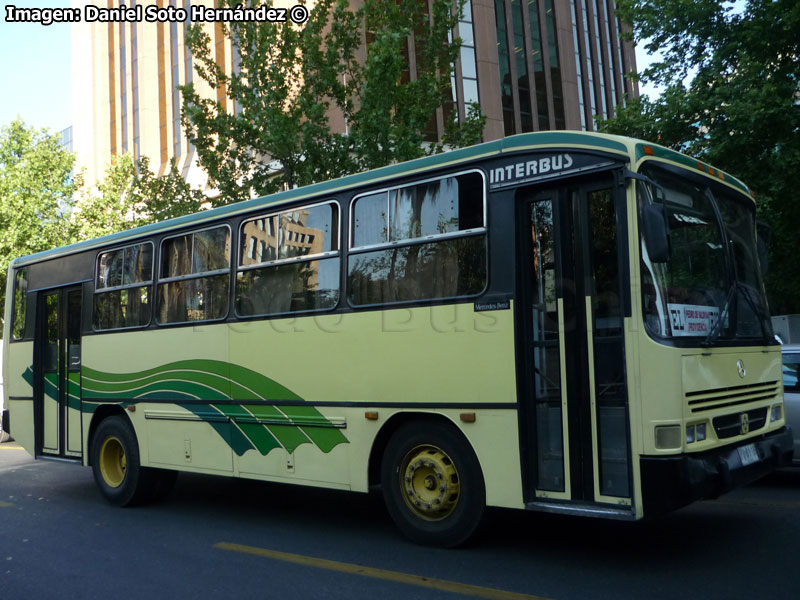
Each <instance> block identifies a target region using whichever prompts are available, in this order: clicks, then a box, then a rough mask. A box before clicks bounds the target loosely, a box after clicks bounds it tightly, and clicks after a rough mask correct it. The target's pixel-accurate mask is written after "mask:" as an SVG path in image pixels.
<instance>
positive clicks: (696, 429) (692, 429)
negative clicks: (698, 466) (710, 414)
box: [686, 423, 706, 444]
mask: <svg viewBox="0 0 800 600" xmlns="http://www.w3.org/2000/svg"><path fill="white" fill-rule="evenodd" d="M705 439H706V424H705V423H696V424H694V425H687V426H686V443H687V444H692V443H694V442H703V441H705Z"/></svg>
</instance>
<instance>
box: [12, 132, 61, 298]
mask: <svg viewBox="0 0 800 600" xmlns="http://www.w3.org/2000/svg"><path fill="white" fill-rule="evenodd" d="M73 163H74V157H73V155H72V154H70V153H69V152H66V151H64V150H63V149H62V148H61V146H59V143H58V138H57V137H56V136H53V135H50V134H49V133H48V132H47V131H46V130H36V129H33V128H29V127H27V126H26V125H25V124H24V123H23V122H22V120H20V119H16V120H14V121H12V122H11V123H10V124H8V125H6V126H4V127H3V128H2V130H1V131H0V231H2V236H1V237H0V306H4V305H5V291H6V276H7V271H8V265H9V263H10V262H11V260H12V259H14V258H16V257H17V256H22V255H25V254H31V253H34V252H39V251H41V250H47V249H49V248H52V247H54V246H60V245H62V244H65V243H67V242H69V239H70V238H69V236H70V232H69V220H68V215H69V210H70V207H71V203H72V193H73V191H74V189H75V182H74V181H73V179H72V177H71V171H72V167H73Z"/></svg>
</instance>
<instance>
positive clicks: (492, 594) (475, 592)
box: [214, 542, 547, 600]
mask: <svg viewBox="0 0 800 600" xmlns="http://www.w3.org/2000/svg"><path fill="white" fill-rule="evenodd" d="M214 547H215V548H218V549H219V550H230V551H231V552H241V553H243V554H253V555H255V556H262V557H264V558H271V559H273V560H282V561H284V562H290V563H295V564H298V565H304V566H306V567H314V568H317V569H327V570H328V571H339V572H340V573H349V574H350V575H361V576H362V577H373V578H375V579H384V580H386V581H394V582H397V583H405V584H407V585H416V586H418V587H425V588H432V589H434V590H441V591H444V592H453V593H456V594H463V595H465V596H473V597H475V598H487V599H488V600H547V599H546V598H543V597H541V596H531V595H529V594H520V593H517V592H507V591H505V590H496V589H494V588H487V587H481V586H479V585H469V584H467V583H459V582H457V581H447V580H446V579H435V578H433V577H423V576H422V575H411V574H409V573H400V572H398V571H387V570H386V569H375V568H373V567H363V566H361V565H354V564H350V563H343V562H338V561H335V560H327V559H324V558H314V557H313V556H305V555H303V554H290V553H288V552H278V551H277V550H267V549H266V548H257V547H255V546H243V545H241V544H232V543H230V542H219V543H218V544H214Z"/></svg>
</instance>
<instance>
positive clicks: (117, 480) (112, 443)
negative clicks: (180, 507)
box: [91, 416, 153, 506]
mask: <svg viewBox="0 0 800 600" xmlns="http://www.w3.org/2000/svg"><path fill="white" fill-rule="evenodd" d="M91 459H92V473H93V474H94V481H95V483H96V484H97V487H98V488H99V489H100V493H101V494H102V495H103V497H105V499H106V500H108V501H109V502H110V503H111V504H114V505H116V506H135V505H136V504H140V503H141V502H143V501H145V500H147V499H149V498H150V497H151V494H152V489H153V474H152V473H151V472H150V470H149V469H143V468H142V466H141V464H140V462H139V444H138V442H137V441H136V434H135V433H134V431H133V428H132V427H131V426H130V424H129V423H128V421H127V419H125V417H122V416H112V417H108V418H106V419H104V420H103V421H102V422H101V423H100V425H98V427H97V431H95V433H94V436H93V437H92V443H91Z"/></svg>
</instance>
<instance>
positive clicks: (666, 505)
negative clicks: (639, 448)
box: [640, 427, 793, 518]
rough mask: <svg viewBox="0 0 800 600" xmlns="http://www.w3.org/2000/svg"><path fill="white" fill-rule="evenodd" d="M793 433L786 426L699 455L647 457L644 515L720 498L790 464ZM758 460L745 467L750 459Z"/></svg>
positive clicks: (643, 460)
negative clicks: (698, 501)
mask: <svg viewBox="0 0 800 600" xmlns="http://www.w3.org/2000/svg"><path fill="white" fill-rule="evenodd" d="M792 444H793V442H792V433H791V431H790V430H789V429H788V428H785V427H784V428H783V429H781V430H779V431H777V432H775V433H770V434H766V435H762V436H760V437H757V438H751V439H749V440H746V441H744V442H742V443H739V444H735V445H731V446H724V447H723V448H717V449H715V450H709V451H707V452H700V453H697V454H681V455H678V456H643V457H641V459H640V463H641V473H642V504H643V506H642V508H643V511H644V516H645V517H646V518H647V517H654V516H657V515H660V514H663V513H666V512H669V511H671V510H674V509H676V508H680V507H681V506H686V505H687V504H690V503H691V502H694V501H696V500H703V499H710V498H717V497H718V496H720V495H721V494H724V493H726V492H729V491H731V490H733V489H735V488H738V487H742V486H744V485H747V484H748V483H751V482H753V481H755V480H756V479H758V478H760V477H763V476H764V475H766V474H767V473H769V472H770V471H773V470H774V469H776V468H778V467H783V466H788V465H789V464H791V462H792V451H793V445H792ZM751 445H752V446H755V450H756V453H757V455H758V458H757V460H755V462H751V463H749V464H744V463H743V459H744V461H745V463H747V461H748V457H751V456H752V448H750V449H748V448H747V446H751Z"/></svg>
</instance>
